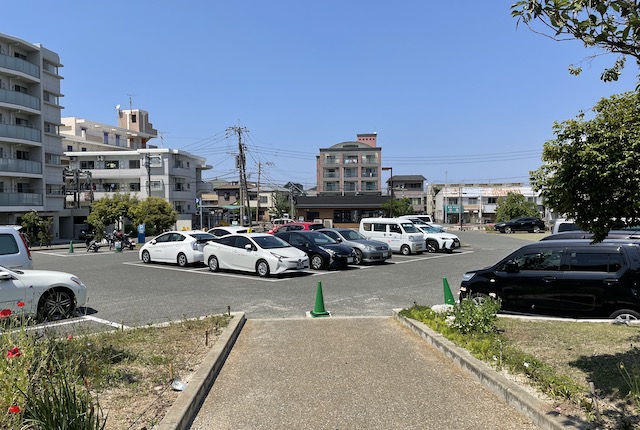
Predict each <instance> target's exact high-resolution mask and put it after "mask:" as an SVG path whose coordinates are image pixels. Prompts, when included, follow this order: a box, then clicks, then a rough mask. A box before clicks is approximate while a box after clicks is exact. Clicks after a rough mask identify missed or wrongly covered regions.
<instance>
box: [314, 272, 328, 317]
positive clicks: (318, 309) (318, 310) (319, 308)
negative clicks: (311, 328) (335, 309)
mask: <svg viewBox="0 0 640 430" xmlns="http://www.w3.org/2000/svg"><path fill="white" fill-rule="evenodd" d="M311 316H312V317H314V318H315V317H328V316H331V314H330V313H329V312H327V311H326V310H325V309H324V297H323V295H322V282H320V281H318V288H317V290H316V305H315V307H314V308H313V310H312V311H311Z"/></svg>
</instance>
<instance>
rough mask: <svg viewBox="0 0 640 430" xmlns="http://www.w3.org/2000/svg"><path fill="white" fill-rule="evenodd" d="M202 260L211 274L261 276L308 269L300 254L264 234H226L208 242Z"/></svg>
mask: <svg viewBox="0 0 640 430" xmlns="http://www.w3.org/2000/svg"><path fill="white" fill-rule="evenodd" d="M204 261H205V263H206V264H207V265H208V266H209V270H211V271H212V272H217V271H218V270H220V269H229V270H240V271H243V272H255V273H257V274H258V276H262V277H266V276H269V275H278V274H281V273H284V272H287V271H297V270H304V269H308V268H309V257H308V256H307V254H306V253H305V252H304V251H301V250H299V249H297V248H295V247H293V246H291V245H289V244H288V243H287V242H285V241H284V240H282V239H280V238H279V237H275V236H274V235H272V234H267V233H238V234H230V235H227V236H224V237H221V238H219V239H216V240H213V241H211V242H208V243H207V244H206V245H205V247H204Z"/></svg>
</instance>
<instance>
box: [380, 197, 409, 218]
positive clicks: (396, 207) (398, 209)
mask: <svg viewBox="0 0 640 430" xmlns="http://www.w3.org/2000/svg"><path fill="white" fill-rule="evenodd" d="M380 207H381V208H382V210H383V211H384V215H385V216H387V217H394V216H398V215H409V214H412V213H413V206H411V200H410V199H408V198H404V199H389V200H387V201H386V202H384V203H382V204H381V205H380Z"/></svg>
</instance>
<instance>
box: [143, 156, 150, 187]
mask: <svg viewBox="0 0 640 430" xmlns="http://www.w3.org/2000/svg"><path fill="white" fill-rule="evenodd" d="M144 167H146V168H147V197H151V157H150V156H149V153H148V152H147V153H146V154H145V155H144Z"/></svg>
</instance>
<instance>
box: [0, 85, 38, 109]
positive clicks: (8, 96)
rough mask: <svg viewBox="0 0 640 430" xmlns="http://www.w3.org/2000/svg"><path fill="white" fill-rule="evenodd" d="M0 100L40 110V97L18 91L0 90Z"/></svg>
mask: <svg viewBox="0 0 640 430" xmlns="http://www.w3.org/2000/svg"><path fill="white" fill-rule="evenodd" d="M0 102H3V103H10V104H13V105H19V106H24V107H27V108H30V109H34V110H40V99H39V98H38V97H34V96H30V95H29V94H25V93H21V92H20V91H10V90H0Z"/></svg>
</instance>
